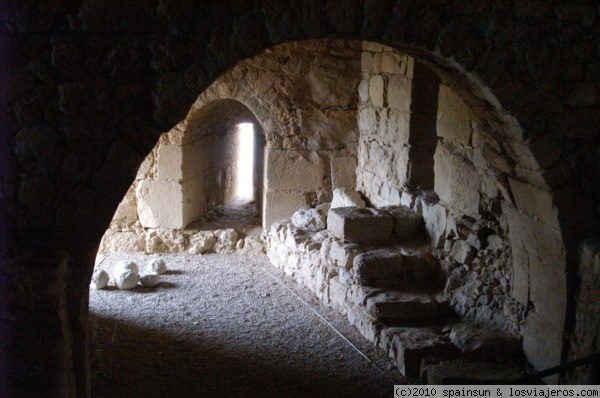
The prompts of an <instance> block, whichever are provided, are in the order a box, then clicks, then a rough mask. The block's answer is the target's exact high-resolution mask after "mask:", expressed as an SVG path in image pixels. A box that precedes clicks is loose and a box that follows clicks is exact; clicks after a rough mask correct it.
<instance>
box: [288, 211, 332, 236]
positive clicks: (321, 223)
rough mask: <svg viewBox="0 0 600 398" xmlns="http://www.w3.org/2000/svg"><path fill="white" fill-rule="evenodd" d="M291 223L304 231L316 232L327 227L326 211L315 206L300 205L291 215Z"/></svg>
mask: <svg viewBox="0 0 600 398" xmlns="http://www.w3.org/2000/svg"><path fill="white" fill-rule="evenodd" d="M292 223H293V224H294V225H295V226H296V227H298V228H300V229H302V230H304V231H313V232H318V231H321V230H323V229H325V228H327V213H326V212H323V211H321V210H319V209H315V208H310V207H302V208H300V209H298V211H296V212H295V213H294V215H293V216H292Z"/></svg>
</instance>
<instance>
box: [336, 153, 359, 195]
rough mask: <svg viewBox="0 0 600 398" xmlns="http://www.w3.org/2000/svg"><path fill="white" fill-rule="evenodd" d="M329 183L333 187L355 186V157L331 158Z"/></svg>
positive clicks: (349, 187)
mask: <svg viewBox="0 0 600 398" xmlns="http://www.w3.org/2000/svg"><path fill="white" fill-rule="evenodd" d="M330 164H331V184H332V186H333V188H334V189H335V188H348V189H354V188H355V187H356V167H357V159H356V158H355V157H350V156H346V157H341V158H331V161H330Z"/></svg>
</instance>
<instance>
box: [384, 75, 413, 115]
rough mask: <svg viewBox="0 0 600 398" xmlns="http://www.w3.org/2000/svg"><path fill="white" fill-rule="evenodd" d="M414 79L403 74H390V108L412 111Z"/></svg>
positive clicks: (388, 99) (388, 94)
mask: <svg viewBox="0 0 600 398" xmlns="http://www.w3.org/2000/svg"><path fill="white" fill-rule="evenodd" d="M411 92H412V80H410V79H408V78H407V77H405V76H402V75H394V76H390V78H389V82H388V92H387V103H388V106H389V107H390V108H393V109H396V110H399V111H402V112H410V108H411Z"/></svg>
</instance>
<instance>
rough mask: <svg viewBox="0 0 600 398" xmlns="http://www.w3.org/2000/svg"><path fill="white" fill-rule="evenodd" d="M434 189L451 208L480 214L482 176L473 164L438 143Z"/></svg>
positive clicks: (464, 212)
mask: <svg viewBox="0 0 600 398" xmlns="http://www.w3.org/2000/svg"><path fill="white" fill-rule="evenodd" d="M434 173H435V182H434V190H435V192H436V193H437V194H438V196H439V197H440V199H442V200H443V201H444V202H446V203H447V204H448V205H449V206H450V207H451V208H453V209H456V210H458V211H459V212H461V213H462V214H466V215H469V216H475V215H477V214H479V200H480V194H479V188H480V185H481V184H480V177H479V174H478V173H477V171H476V170H475V168H474V167H473V165H472V164H471V163H470V162H468V161H467V160H465V159H463V158H461V157H460V156H458V155H455V154H453V153H452V152H450V150H449V149H448V148H447V147H446V146H445V145H443V144H438V146H437V149H436V151H435V155H434Z"/></svg>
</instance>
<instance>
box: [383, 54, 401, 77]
mask: <svg viewBox="0 0 600 398" xmlns="http://www.w3.org/2000/svg"><path fill="white" fill-rule="evenodd" d="M403 58H404V56H403V55H401V54H398V53H395V52H385V53H383V54H382V55H381V72H383V73H392V74H400V73H403V72H404V70H403V68H402V66H403V65H402V60H403Z"/></svg>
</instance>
